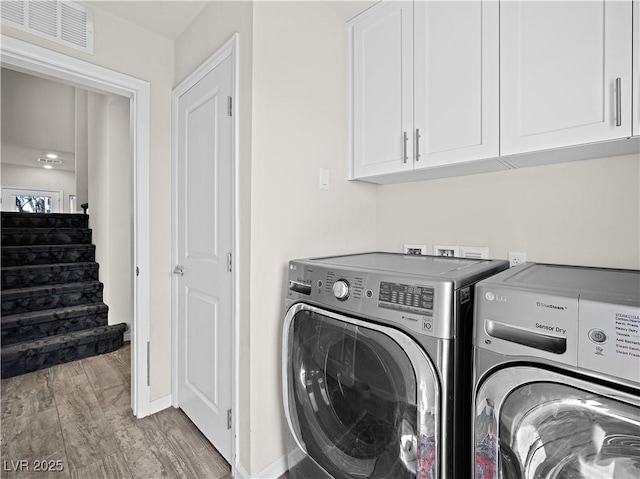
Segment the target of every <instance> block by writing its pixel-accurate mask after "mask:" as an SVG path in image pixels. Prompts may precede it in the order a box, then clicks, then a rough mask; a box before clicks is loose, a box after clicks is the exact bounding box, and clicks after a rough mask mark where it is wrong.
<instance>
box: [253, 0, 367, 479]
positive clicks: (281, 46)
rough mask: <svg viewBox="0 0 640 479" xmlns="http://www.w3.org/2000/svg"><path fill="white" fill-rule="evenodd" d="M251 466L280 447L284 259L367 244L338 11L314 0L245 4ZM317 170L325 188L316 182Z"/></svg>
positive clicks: (255, 468) (263, 461) (364, 189)
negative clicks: (249, 78)
mask: <svg viewBox="0 0 640 479" xmlns="http://www.w3.org/2000/svg"><path fill="white" fill-rule="evenodd" d="M253 35H254V43H253V85H254V88H253V133H252V135H253V136H252V158H251V305H250V307H251V349H252V351H251V392H252V394H251V432H252V435H251V472H252V473H254V474H255V473H256V472H257V471H260V470H262V469H263V468H264V467H265V466H267V465H268V464H270V463H271V462H272V461H274V460H275V459H277V458H278V457H280V456H281V455H282V454H283V453H284V445H283V439H282V438H283V437H284V429H283V425H284V423H283V404H282V393H281V391H282V387H281V374H282V371H281V348H282V343H281V335H282V322H283V318H284V305H283V298H284V293H285V290H284V284H285V278H286V276H285V275H286V273H287V262H288V260H290V259H293V258H296V257H298V258H299V257H309V256H321V255H328V254H341V253H347V252H354V251H367V250H372V249H375V247H376V244H375V233H376V208H375V198H376V187H374V186H372V185H369V184H365V183H356V182H348V181H347V180H346V177H347V91H346V86H347V69H346V66H347V58H346V54H347V48H346V44H347V43H346V40H347V36H346V28H345V23H344V19H343V18H341V17H339V16H338V15H337V14H336V13H335V10H334V9H332V8H330V7H329V6H328V5H326V4H325V3H323V2H257V3H256V4H255V5H254V30H253ZM319 168H325V169H328V170H329V171H330V174H331V189H330V190H329V191H321V190H320V189H319V188H318V182H319V178H318V174H319Z"/></svg>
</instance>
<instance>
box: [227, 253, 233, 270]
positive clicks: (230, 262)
mask: <svg viewBox="0 0 640 479" xmlns="http://www.w3.org/2000/svg"><path fill="white" fill-rule="evenodd" d="M232 266H233V258H232V256H231V253H227V272H229V273H231V270H232Z"/></svg>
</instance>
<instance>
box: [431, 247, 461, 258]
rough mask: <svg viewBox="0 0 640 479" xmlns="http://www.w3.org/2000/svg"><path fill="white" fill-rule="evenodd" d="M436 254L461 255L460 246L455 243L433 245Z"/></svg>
mask: <svg viewBox="0 0 640 479" xmlns="http://www.w3.org/2000/svg"><path fill="white" fill-rule="evenodd" d="M433 254H434V256H460V247H458V246H454V245H444V244H436V245H433Z"/></svg>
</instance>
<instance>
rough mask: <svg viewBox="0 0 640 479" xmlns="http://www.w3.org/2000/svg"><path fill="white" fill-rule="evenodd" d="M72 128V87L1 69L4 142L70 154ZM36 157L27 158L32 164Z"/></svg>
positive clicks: (73, 90)
mask: <svg viewBox="0 0 640 479" xmlns="http://www.w3.org/2000/svg"><path fill="white" fill-rule="evenodd" d="M3 32H4V27H3ZM74 127H75V88H74V87H72V86H69V85H65V84H62V83H57V82H52V81H49V80H44V79H42V78H38V77H35V76H32V75H25V74H23V73H20V72H17V71H13V70H9V69H6V68H3V69H2V142H3V143H10V144H13V145H20V146H29V147H33V148H41V149H49V148H52V149H53V151H55V152H59V153H60V154H62V152H68V153H69V154H70V156H71V157H72V156H73V152H74V150H75V146H74V140H75V132H74ZM46 151H48V150H44V151H43V152H42V153H41V155H43V154H44V153H46ZM35 160H36V158H31V159H30V161H33V162H34V164H35Z"/></svg>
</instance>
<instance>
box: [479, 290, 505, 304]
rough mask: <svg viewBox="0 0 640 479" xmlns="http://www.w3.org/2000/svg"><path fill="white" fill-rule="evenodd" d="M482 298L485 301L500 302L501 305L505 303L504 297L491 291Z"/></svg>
mask: <svg viewBox="0 0 640 479" xmlns="http://www.w3.org/2000/svg"><path fill="white" fill-rule="evenodd" d="M484 297H485V298H486V299H487V301H500V302H501V303H506V302H507V297H506V296H503V295H501V294H494V293H492V292H491V291H488V292H487V293H485V295H484Z"/></svg>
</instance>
